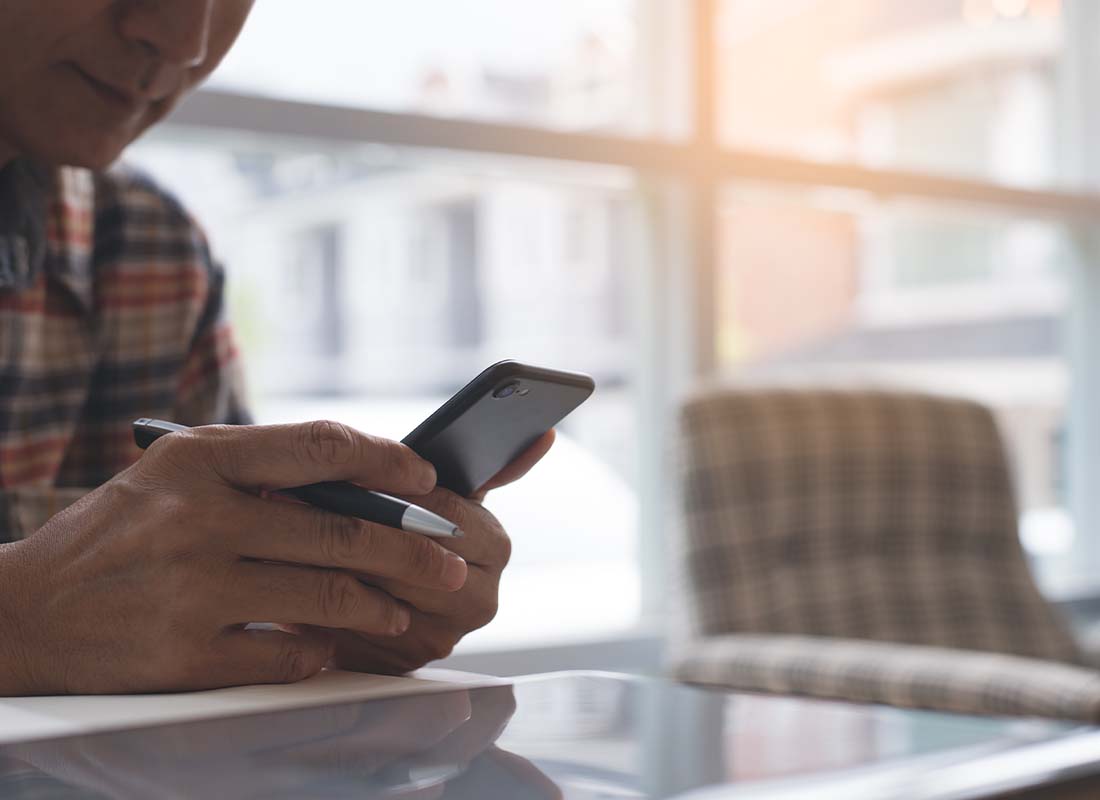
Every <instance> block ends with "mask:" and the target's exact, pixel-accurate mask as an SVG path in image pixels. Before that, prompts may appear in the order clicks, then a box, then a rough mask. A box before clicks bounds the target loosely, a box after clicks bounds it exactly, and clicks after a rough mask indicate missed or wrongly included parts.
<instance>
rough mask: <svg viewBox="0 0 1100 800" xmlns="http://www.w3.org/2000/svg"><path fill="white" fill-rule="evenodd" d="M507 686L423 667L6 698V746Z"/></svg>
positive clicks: (1, 705)
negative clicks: (408, 671)
mask: <svg viewBox="0 0 1100 800" xmlns="http://www.w3.org/2000/svg"><path fill="white" fill-rule="evenodd" d="M507 684H508V681H506V680H503V679H500V678H493V677H489V676H486V675H474V674H472V673H467V672H455V671H453V670H442V669H422V670H419V671H418V672H415V673H413V674H412V675H411V676H408V677H390V676H382V675H364V674H362V673H358V672H344V671H341V670H323V671H322V672H320V673H318V674H317V675H315V676H313V677H312V678H307V679H306V680H304V681H300V682H299V683H292V684H286V685H272V686H238V687H234V688H230V689H215V690H213V691H206V692H183V693H179V694H145V695H73V696H56V697H4V698H0V744H10V743H12V742H24V741H31V740H35V739H49V738H54V737H58V736H69V735H74V734H84V733H95V732H99V731H108V730H122V729H126V728H135V727H141V726H146V725H162V724H166V723H174V722H190V721H193V720H200V719H214V718H217V717H232V716H237V715H239V714H255V713H258V712H264V711H282V710H286V709H292V708H308V707H310V706H320V705H328V704H332V703H340V702H363V701H365V700H377V699H382V698H387V697H402V696H407V695H416V694H430V693H436V692H446V691H455V690H456V689H463V688H466V689H469V688H477V687H481V686H500V685H507Z"/></svg>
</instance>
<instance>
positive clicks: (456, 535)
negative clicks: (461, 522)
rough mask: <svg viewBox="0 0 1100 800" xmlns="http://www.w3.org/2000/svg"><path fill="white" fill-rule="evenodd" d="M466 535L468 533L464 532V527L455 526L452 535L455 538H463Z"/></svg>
mask: <svg viewBox="0 0 1100 800" xmlns="http://www.w3.org/2000/svg"><path fill="white" fill-rule="evenodd" d="M465 535H466V534H465V533H463V532H462V528H455V529H454V530H453V531H452V532H451V536H452V537H454V538H455V539H461V538H462V537H463V536H465Z"/></svg>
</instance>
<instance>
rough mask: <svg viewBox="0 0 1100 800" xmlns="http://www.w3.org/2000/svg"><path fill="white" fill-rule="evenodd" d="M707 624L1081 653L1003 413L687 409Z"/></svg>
mask: <svg viewBox="0 0 1100 800" xmlns="http://www.w3.org/2000/svg"><path fill="white" fill-rule="evenodd" d="M682 431H683V433H682V446H683V453H682V464H683V488H684V503H685V508H684V514H685V523H686V539H685V554H684V555H685V560H686V564H685V566H686V572H687V591H688V594H689V602H690V611H691V615H692V619H693V623H694V626H695V631H694V633H695V635H697V636H702V637H711V636H717V635H722V634H733V633H770V634H795V635H810V636H824V637H838V638H846V639H873V640H880V641H887V642H904V643H909V644H915V645H928V646H935V647H945V648H962V649H969V650H982V651H993V652H998V653H1006V654H1012V655H1017V656H1023V657H1030V658H1038V659H1050V660H1055V661H1062V662H1068V663H1081V661H1082V655H1081V653H1080V651H1079V649H1078V647H1077V645H1076V643H1075V641H1074V639H1073V637H1072V636H1071V634H1070V632H1069V630H1068V627H1067V626H1066V625H1065V623H1064V622H1063V621H1062V620H1061V619H1060V618H1059V617H1058V616H1057V615H1056V613H1055V611H1054V610H1053V609H1052V608H1051V606H1050V605H1049V604H1048V603H1047V602H1046V601H1045V600H1044V599H1043V597H1042V596H1041V595H1040V593H1039V591H1038V589H1037V587H1036V586H1035V583H1034V581H1033V580H1032V577H1031V574H1030V571H1029V568H1028V564H1027V561H1026V558H1025V556H1024V554H1023V551H1022V548H1021V545H1020V541H1019V538H1018V535H1017V525H1016V506H1015V502H1014V497H1013V492H1012V487H1011V482H1010V477H1009V471H1008V467H1007V464H1006V459H1005V454H1004V450H1003V447H1002V443H1001V440H1000V437H999V435H998V431H997V428H996V425H995V422H994V420H993V417H992V415H991V414H990V413H989V411H988V410H987V409H985V408H983V407H982V406H980V405H978V404H976V403H972V402H968V401H964V400H954V399H946V398H939V397H930V396H923V395H915V394H901V393H888V392H873V391H867V392H842V391H793V390H791V391H721V392H717V393H712V394H709V395H707V396H703V397H699V398H697V399H695V400H693V401H692V402H690V403H688V404H687V406H686V408H685V409H684V412H683V418H682Z"/></svg>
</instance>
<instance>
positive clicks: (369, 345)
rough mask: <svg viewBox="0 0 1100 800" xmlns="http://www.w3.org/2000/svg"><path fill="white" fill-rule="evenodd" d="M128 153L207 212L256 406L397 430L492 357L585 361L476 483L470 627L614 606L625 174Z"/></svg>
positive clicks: (593, 627) (517, 638) (621, 613)
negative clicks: (544, 437)
mask: <svg viewBox="0 0 1100 800" xmlns="http://www.w3.org/2000/svg"><path fill="white" fill-rule="evenodd" d="M129 156H130V159H131V161H136V162H138V163H140V164H141V165H142V166H144V167H145V168H146V169H148V170H150V171H151V172H153V173H154V174H160V175H162V176H164V178H165V181H166V182H169V181H170V183H171V185H172V186H173V187H174V189H175V190H177V191H178V192H179V193H180V194H181V195H182V196H183V197H184V198H185V201H186V202H187V205H188V206H189V207H190V208H192V209H193V210H195V211H196V213H198V214H199V215H200V217H202V218H203V219H209V220H211V228H210V235H211V237H212V238H213V240H214V242H215V243H216V244H217V248H218V251H219V252H221V253H224V254H225V256H226V258H227V259H228V260H229V261H230V262H231V266H230V274H231V290H230V292H231V293H230V301H231V310H232V312H233V317H234V319H235V321H236V325H237V328H238V335H239V337H240V339H241V345H242V350H243V352H244V355H245V364H246V368H247V370H248V382H249V386H250V388H251V394H252V399H253V408H254V412H255V414H256V416H257V418H258V419H259V420H260V421H262V422H282V421H293V420H306V419H316V418H332V419H339V420H341V421H344V422H347V423H349V424H352V425H355V426H356V427H358V428H360V429H362V430H366V431H370V432H372V433H379V434H383V435H387V436H391V437H393V438H401V437H402V436H404V435H405V434H406V433H408V432H409V431H411V430H412V429H413V428H414V427H416V425H417V424H418V423H419V422H420V420H421V419H423V418H424V417H426V416H427V415H428V414H429V413H430V412H431V411H432V410H434V409H435V408H436V407H438V406H439V405H440V404H442V403H443V401H444V400H446V399H447V397H448V396H449V395H450V394H451V393H453V392H454V391H456V390H457V389H458V388H459V387H461V386H462V385H463V384H464V383H465V382H466V381H467V380H469V379H470V378H472V377H473V376H474V375H475V374H477V373H478V372H479V371H481V370H482V369H483V368H484V367H486V366H487V365H489V364H491V363H493V362H495V361H498V360H501V359H503V358H516V359H519V360H523V361H529V362H531V363H536V364H550V365H555V366H559V367H561V368H563V369H576V370H581V371H585V372H588V373H589V374H591V375H593V376H594V377H595V378H596V380H597V382H598V384H599V387H600V388H599V392H598V393H597V395H596V396H595V397H594V398H593V399H592V400H590V401H589V402H588V403H586V404H585V405H584V406H583V407H582V408H581V409H580V410H579V411H578V412H576V413H575V414H574V415H571V416H570V417H569V419H568V420H566V421H565V423H564V424H563V425H562V426H561V428H560V430H559V433H560V434H561V441H560V442H559V444H558V445H557V446H556V448H555V450H554V452H553V453H552V454H551V456H550V457H549V458H547V460H546V461H545V462H544V463H543V464H541V465H540V467H539V469H538V470H537V471H535V472H534V473H532V475H530V476H529V477H528V478H525V479H524V481H522V482H521V483H519V484H517V485H516V486H513V487H508V488H506V489H502V490H499V491H498V492H495V493H494V495H493V497H492V501H491V508H492V509H493V510H494V511H495V512H496V513H497V514H498V515H499V516H500V517H501V519H502V521H503V522H504V523H505V524H506V526H507V527H508V529H509V531H510V534H511V536H512V538H513V540H514V556H513V561H512V564H511V566H510V568H509V570H508V574H507V576H506V579H505V583H504V586H503V588H502V604H501V605H502V609H501V613H500V615H499V617H498V619H497V620H496V621H495V622H494V624H493V625H492V626H491V627H490V628H488V629H486V631H484V632H483V633H480V634H478V635H475V636H474V637H471V643H472V644H473V645H476V644H478V642H479V641H482V640H484V641H486V642H489V643H492V642H494V641H501V640H504V641H507V642H510V643H512V644H516V643H518V642H522V641H524V640H525V639H530V640H532V641H544V642H545V641H547V640H553V639H555V638H561V639H570V638H576V637H577V636H584V635H595V634H602V633H605V632H608V631H618V630H623V629H627V628H630V627H631V626H633V625H634V624H636V622H637V619H638V617H639V614H640V582H639V575H638V568H637V556H636V553H637V549H638V543H637V537H638V523H637V521H638V507H637V506H638V499H637V453H636V450H635V440H636V433H635V431H636V423H635V417H636V413H635V408H634V406H635V403H634V395H633V387H634V385H635V382H636V381H635V377H634V360H633V357H632V355H631V354H632V353H633V352H634V351H635V350H636V349H637V348H636V345H635V343H634V341H633V323H632V321H631V319H630V318H631V316H632V312H631V310H630V309H628V308H627V303H628V292H627V291H625V288H626V287H625V286H624V282H623V281H626V280H629V278H630V272H629V270H628V268H627V265H626V263H625V262H626V259H627V251H628V247H629V242H628V241H627V240H626V238H625V237H626V235H627V234H626V232H627V231H628V230H629V228H630V226H631V224H632V223H631V206H632V205H633V204H635V203H636V198H635V192H634V179H633V177H632V176H631V174H630V173H629V172H627V171H624V170H614V169H612V170H609V169H595V168H593V169H587V170H585V169H574V170H572V171H571V173H570V174H562V171H561V170H560V169H555V170H551V169H549V168H547V166H546V165H543V164H534V163H527V164H518V163H516V162H512V163H509V164H508V165H507V169H505V168H504V167H503V166H502V165H501V164H499V163H498V162H497V161H495V160H492V159H483V160H480V161H478V162H477V163H473V162H469V161H467V162H465V163H462V164H461V165H459V164H454V163H452V164H446V163H444V162H437V163H434V164H433V165H432V166H431V167H430V168H428V167H425V166H424V165H422V164H420V165H418V164H417V163H416V159H415V158H406V157H402V156H399V155H395V154H392V153H391V154H388V155H386V156H385V157H384V158H380V157H379V155H378V154H377V153H375V152H372V151H371V150H369V149H363V148H350V149H338V148H337V149H334V148H332V147H331V146H329V145H326V144H325V143H323V142H308V143H303V142H300V141H289V140H286V139H279V138H268V139H256V138H250V139H249V140H248V141H243V140H240V139H233V138H222V139H217V138H215V139H205V140H203V141H201V142H200V141H195V142H188V141H186V140H185V141H180V140H179V139H178V138H174V137H173V136H172V135H171V134H169V135H168V136H161V135H159V134H154V135H153V136H151V137H150V138H149V139H147V140H146V141H144V142H143V143H141V144H139V145H137V146H136V147H135V148H133V149H132V150H131V152H130V154H129ZM230 198H232V200H230ZM616 277H621V278H623V281H619V280H615V278H616ZM566 497H567V498H569V502H568V503H564V502H558V501H556V500H555V499H554V498H566ZM562 586H568V587H570V589H569V591H567V592H562V591H561V590H560V587H562ZM597 595H599V596H601V597H602V598H603V599H602V600H601V602H600V603H599V604H598V605H595V606H593V605H592V602H591V600H592V598H593V597H594V596H597ZM535 619H537V620H539V623H538V624H537V625H532V624H531V621H532V620H535ZM468 646H469V645H468Z"/></svg>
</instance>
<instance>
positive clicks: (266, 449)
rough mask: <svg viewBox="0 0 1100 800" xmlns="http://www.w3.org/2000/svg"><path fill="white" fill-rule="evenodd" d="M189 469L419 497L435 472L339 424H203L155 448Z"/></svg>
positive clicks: (257, 483)
mask: <svg viewBox="0 0 1100 800" xmlns="http://www.w3.org/2000/svg"><path fill="white" fill-rule="evenodd" d="M149 452H150V454H152V453H154V452H165V453H168V452H173V453H175V456H176V457H175V458H174V460H176V461H178V460H179V459H180V458H182V459H184V460H185V461H186V460H188V459H190V460H192V461H194V462H195V463H194V464H193V465H192V467H193V468H198V469H210V470H213V471H214V472H215V474H217V476H218V477H219V478H220V479H221V480H223V481H225V482H226V483H229V484H231V485H233V486H239V487H243V488H248V489H261V488H262V489H286V488H290V487H293V486H302V485H304V484H308V483H319V482H321V481H340V480H346V481H352V482H354V483H357V484H360V485H362V486H366V487H367V488H368V489H378V490H381V491H385V492H399V493H405V494H414V495H415V494H422V493H424V492H428V491H430V490H431V489H432V487H434V486H435V480H436V476H435V468H434V467H432V465H431V464H429V463H428V462H427V461H425V460H424V459H422V458H420V456H418V455H417V454H416V453H414V452H413V451H412V450H411V449H409V448H408V447H406V446H405V445H403V444H401V443H400V442H395V441H392V440H390V439H382V438H380V437H377V436H370V435H368V434H365V433H361V432H360V431H357V430H355V429H354V428H351V427H348V426H347V425H342V424H340V423H338V422H327V421H318V422H305V423H299V424H293V425H208V426H205V427H201V428H193V429H191V430H189V431H185V432H181V433H173V434H170V435H169V436H166V437H163V439H160V440H158V441H156V442H154V443H153V444H152V445H151V446H150V448H149Z"/></svg>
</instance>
